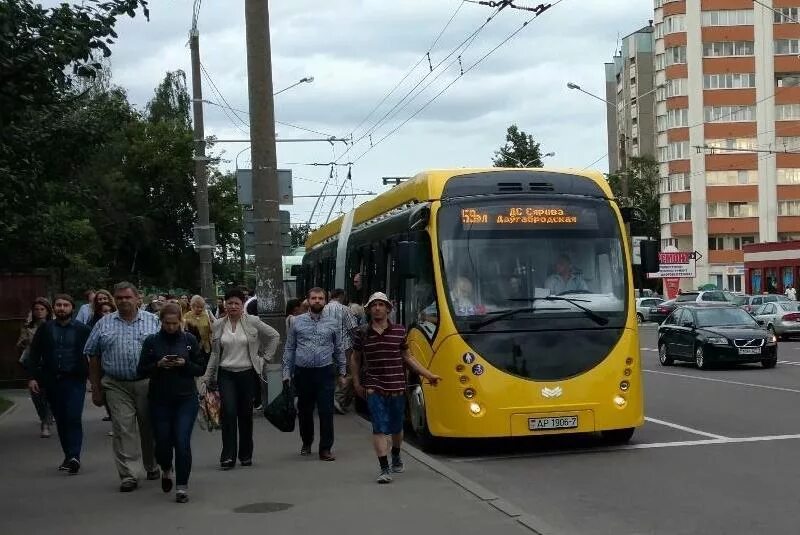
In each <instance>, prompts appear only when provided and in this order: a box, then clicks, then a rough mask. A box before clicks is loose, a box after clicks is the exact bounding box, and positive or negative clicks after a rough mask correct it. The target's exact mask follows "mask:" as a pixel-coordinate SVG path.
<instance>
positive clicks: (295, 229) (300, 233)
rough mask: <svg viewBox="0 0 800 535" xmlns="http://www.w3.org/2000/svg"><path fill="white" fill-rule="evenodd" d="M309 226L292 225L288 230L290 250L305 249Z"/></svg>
mask: <svg viewBox="0 0 800 535" xmlns="http://www.w3.org/2000/svg"><path fill="white" fill-rule="evenodd" d="M311 231H312V229H311V225H309V224H302V225H293V226H292V227H290V229H289V234H290V237H291V240H292V249H294V248H295V247H305V246H306V240H307V239H308V235H309V234H311Z"/></svg>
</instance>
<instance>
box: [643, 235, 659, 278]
mask: <svg viewBox="0 0 800 535" xmlns="http://www.w3.org/2000/svg"><path fill="white" fill-rule="evenodd" d="M639 253H640V255H641V257H642V271H643V272H644V273H658V270H659V261H658V242H657V241H656V240H642V241H641V242H640V243H639Z"/></svg>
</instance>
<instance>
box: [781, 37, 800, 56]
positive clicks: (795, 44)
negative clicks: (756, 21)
mask: <svg viewBox="0 0 800 535" xmlns="http://www.w3.org/2000/svg"><path fill="white" fill-rule="evenodd" d="M788 54H792V55H797V54H800V39H775V55H776V56H780V55H788Z"/></svg>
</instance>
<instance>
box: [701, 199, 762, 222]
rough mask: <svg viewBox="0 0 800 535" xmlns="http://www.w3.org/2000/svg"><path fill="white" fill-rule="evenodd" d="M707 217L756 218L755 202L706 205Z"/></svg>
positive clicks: (756, 208)
mask: <svg viewBox="0 0 800 535" xmlns="http://www.w3.org/2000/svg"><path fill="white" fill-rule="evenodd" d="M708 217H709V219H710V218H717V217H758V203H757V202H712V203H708Z"/></svg>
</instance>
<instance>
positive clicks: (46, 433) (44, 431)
mask: <svg viewBox="0 0 800 535" xmlns="http://www.w3.org/2000/svg"><path fill="white" fill-rule="evenodd" d="M50 434H51V433H50V424H42V427H41V433H39V436H40V437H42V438H50Z"/></svg>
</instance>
